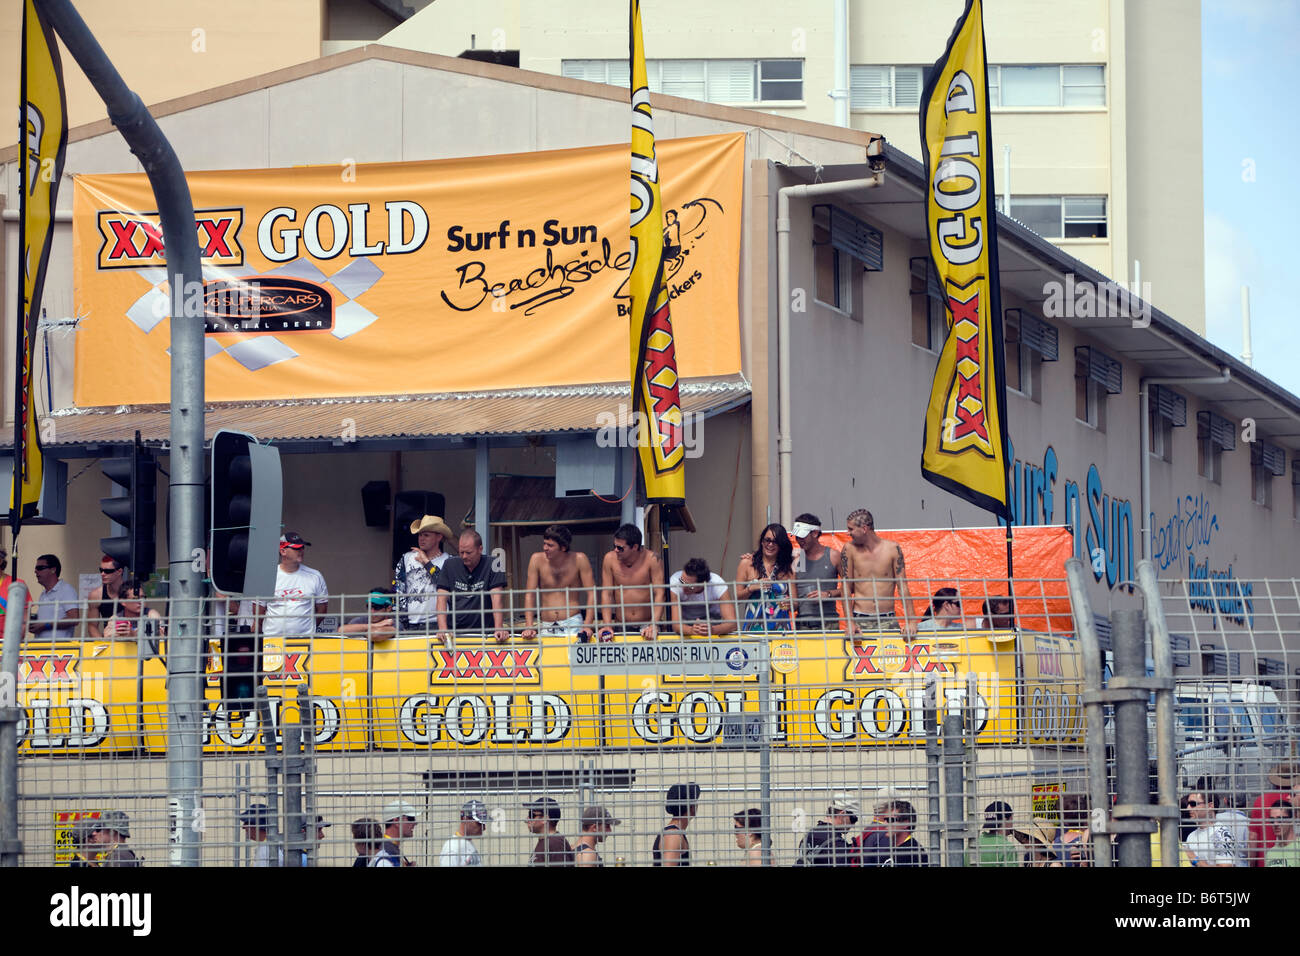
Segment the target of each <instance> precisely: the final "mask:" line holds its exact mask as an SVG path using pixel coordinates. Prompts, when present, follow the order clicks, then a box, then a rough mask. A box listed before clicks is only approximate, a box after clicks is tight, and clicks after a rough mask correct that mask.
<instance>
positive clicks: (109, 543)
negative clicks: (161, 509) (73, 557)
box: [99, 432, 158, 578]
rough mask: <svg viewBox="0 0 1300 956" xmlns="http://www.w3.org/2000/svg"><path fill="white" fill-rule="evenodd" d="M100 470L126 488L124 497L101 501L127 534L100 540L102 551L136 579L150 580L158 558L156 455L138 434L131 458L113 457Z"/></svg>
mask: <svg viewBox="0 0 1300 956" xmlns="http://www.w3.org/2000/svg"><path fill="white" fill-rule="evenodd" d="M100 470H101V471H103V473H104V475H105V476H106V477H108V478H111V479H112V480H113V481H115V482H116V483H117V484H119V485H121V486H122V487H123V488H125V489H126V494H125V495H124V496H122V497H117V498H100V499H99V507H100V510H101V511H103V512H104V514H106V515H108V516H109V517H110V518H112V519H113V520H114V521H116V522H117V523H118V524H120V525H122V526H123V527H124V528H126V534H124V535H118V536H116V537H112V538H100V539H99V547H100V550H102V551H103V552H104V553H105V554H106V555H108V556H109V557H110V558H112V559H113V560H114V561H116V562H117V563H118V564H120V565H122V566H123V567H127V568H130V569H131V574H132V575H133V576H135V577H138V578H147V577H148V576H149V575H151V574H153V568H154V560H155V558H156V547H155V540H154V539H155V537H156V534H157V529H156V518H157V501H158V472H157V465H156V463H155V461H154V457H153V452H151V451H149V449H147V448H145V447H144V446H143V445H142V444H141V443H140V433H139V432H136V433H135V447H134V448H132V449H131V457H129V458H110V459H109V460H107V461H105V462H104V463H103V464H102V465H100Z"/></svg>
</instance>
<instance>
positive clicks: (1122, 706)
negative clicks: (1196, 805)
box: [1093, 608, 1151, 867]
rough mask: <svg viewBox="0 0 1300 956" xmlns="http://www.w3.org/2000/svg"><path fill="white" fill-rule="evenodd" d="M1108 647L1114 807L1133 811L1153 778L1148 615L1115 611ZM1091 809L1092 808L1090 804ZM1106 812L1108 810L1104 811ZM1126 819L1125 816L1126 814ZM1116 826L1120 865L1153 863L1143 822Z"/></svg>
mask: <svg viewBox="0 0 1300 956" xmlns="http://www.w3.org/2000/svg"><path fill="white" fill-rule="evenodd" d="M1110 634H1111V643H1112V646H1113V650H1114V653H1115V678H1116V679H1115V682H1114V688H1115V690H1116V691H1124V693H1123V694H1122V696H1121V697H1120V699H1118V700H1116V701H1115V794H1116V797H1117V799H1116V805H1117V807H1118V806H1124V807H1134V806H1140V805H1144V804H1147V803H1149V802H1150V799H1151V774H1150V769H1149V767H1148V764H1147V717H1146V714H1147V707H1146V704H1147V694H1148V691H1147V690H1145V689H1144V688H1143V687H1141V686H1135V685H1140V684H1141V683H1143V682H1144V679H1145V677H1146V614H1145V613H1143V612H1142V611H1141V610H1134V609H1128V608H1125V609H1116V610H1113V611H1111V615H1110ZM1093 809H1094V810H1095V809H1096V807H1095V806H1094V807H1093ZM1108 809H1109V808H1108ZM1125 815H1126V816H1128V815H1129V814H1125ZM1118 823H1119V818H1117V821H1116V824H1114V825H1112V827H1111V829H1112V830H1114V831H1118V840H1119V846H1118V849H1119V855H1118V856H1119V865H1120V866H1143V867H1149V866H1150V865H1151V841H1150V839H1149V837H1148V835H1147V831H1146V829H1145V828H1146V827H1147V826H1149V824H1147V823H1145V822H1144V821H1138V820H1132V821H1128V825H1127V826H1123V827H1121V826H1120V825H1118Z"/></svg>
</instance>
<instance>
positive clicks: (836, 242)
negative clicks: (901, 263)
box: [812, 203, 885, 322]
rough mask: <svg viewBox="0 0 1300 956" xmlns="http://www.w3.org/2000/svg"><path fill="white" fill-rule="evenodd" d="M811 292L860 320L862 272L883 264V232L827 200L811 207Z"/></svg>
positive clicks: (861, 312)
mask: <svg viewBox="0 0 1300 956" xmlns="http://www.w3.org/2000/svg"><path fill="white" fill-rule="evenodd" d="M812 221H813V268H814V273H815V288H814V294H815V295H816V298H817V300H818V301H819V302H821V303H823V304H825V305H829V306H831V307H832V308H835V309H838V310H839V311H841V312H843V313H845V314H846V315H848V316H849V317H850V318H852V319H855V320H856V321H858V322H861V321H862V316H863V303H862V297H861V295H860V294H859V293H860V291H861V289H862V278H863V273H864V272H879V271H880V270H881V269H883V268H884V265H885V247H884V235H883V234H882V233H881V231H880V230H879V229H877V228H876V227H875V226H872V225H871V224H870V223H866V222H863V221H862V220H861V219H859V218H858V217H857V216H854V215H852V214H851V213H847V212H845V211H844V210H843V209H840V208H839V207H838V206H834V205H831V204H829V203H817V204H816V205H814V206H813V207H812Z"/></svg>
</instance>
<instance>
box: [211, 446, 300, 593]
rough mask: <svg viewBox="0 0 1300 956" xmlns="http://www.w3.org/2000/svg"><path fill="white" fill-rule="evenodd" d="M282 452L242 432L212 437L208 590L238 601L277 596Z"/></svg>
mask: <svg viewBox="0 0 1300 956" xmlns="http://www.w3.org/2000/svg"><path fill="white" fill-rule="evenodd" d="M283 490H284V489H283V484H282V481H281V476H280V451H279V449H276V448H272V447H270V446H269V445H259V444H258V443H257V439H255V438H254V437H253V436H252V435H246V434H244V433H243V432H228V431H219V432H217V433H216V434H215V435H214V436H212V508H211V512H210V517H211V519H212V520H211V523H210V525H209V527H210V528H211V529H212V531H211V539H210V542H209V546H210V548H211V554H210V558H209V567H210V569H211V575H212V586H213V587H214V588H216V589H217V590H218V591H220V592H221V593H222V594H228V595H231V596H236V597H244V596H249V597H269V596H270V595H272V594H274V593H275V568H276V565H277V564H278V563H279V560H280V505H281V496H282V495H283Z"/></svg>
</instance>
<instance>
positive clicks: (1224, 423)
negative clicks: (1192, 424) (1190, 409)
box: [1196, 410, 1237, 485]
mask: <svg viewBox="0 0 1300 956" xmlns="http://www.w3.org/2000/svg"><path fill="white" fill-rule="evenodd" d="M1236 447H1237V430H1236V428H1235V427H1233V424H1232V422H1230V421H1228V419H1226V418H1224V417H1223V416H1222V415H1216V414H1214V412H1211V411H1206V410H1202V411H1199V412H1197V413H1196V469H1197V472H1198V473H1199V474H1200V476H1201V477H1202V478H1208V479H1209V480H1210V481H1212V482H1214V483H1215V484H1216V485H1217V484H1222V483H1223V453H1224V452H1225V451H1232V450H1233V449H1234V448H1236Z"/></svg>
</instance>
